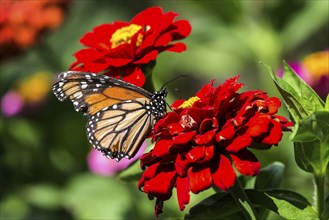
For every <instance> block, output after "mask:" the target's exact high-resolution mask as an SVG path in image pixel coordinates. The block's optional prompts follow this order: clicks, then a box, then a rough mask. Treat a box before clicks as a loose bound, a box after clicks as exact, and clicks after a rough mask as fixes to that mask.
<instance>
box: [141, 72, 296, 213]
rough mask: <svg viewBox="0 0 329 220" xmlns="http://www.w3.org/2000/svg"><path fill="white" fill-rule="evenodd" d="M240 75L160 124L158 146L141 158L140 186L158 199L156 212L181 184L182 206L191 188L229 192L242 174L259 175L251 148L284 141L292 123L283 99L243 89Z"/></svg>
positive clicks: (181, 104) (183, 104) (206, 90)
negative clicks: (281, 111)
mask: <svg viewBox="0 0 329 220" xmlns="http://www.w3.org/2000/svg"><path fill="white" fill-rule="evenodd" d="M237 80H238V77H235V78H232V79H229V80H227V81H226V82H224V83H223V84H222V85H219V86H217V87H213V81H212V82H211V83H209V84H207V85H205V86H204V87H203V88H202V89H201V90H200V91H199V92H198V93H197V94H196V96H195V97H192V98H190V99H189V100H187V101H184V100H178V101H176V102H175V103H174V104H173V105H172V108H173V112H170V113H168V114H167V115H166V116H165V117H164V118H162V119H161V120H159V121H158V122H157V123H156V124H155V127H154V134H153V135H154V139H156V140H157V142H156V144H155V146H154V149H153V150H152V151H151V152H149V153H147V154H144V155H143V156H142V157H141V166H142V168H143V169H145V168H146V170H145V172H144V173H143V175H142V178H141V179H140V180H139V183H138V185H139V188H140V189H142V190H143V191H144V192H145V193H147V194H148V195H149V197H150V198H153V197H156V198H157V201H156V206H155V214H156V216H158V215H159V214H160V213H161V212H162V206H163V201H165V200H168V199H169V198H170V197H171V195H172V189H173V188H174V187H176V191H177V197H178V203H179V207H180V209H181V210H183V209H184V207H185V205H186V204H188V203H189V198H190V197H189V192H190V191H192V192H193V193H199V192H201V191H203V190H205V189H208V188H209V187H211V186H212V184H215V185H216V186H217V187H219V188H220V189H222V190H224V191H226V190H228V188H230V187H231V186H232V185H233V184H234V182H235V179H236V174H235V171H234V169H233V167H232V164H233V165H234V167H235V168H236V170H238V171H239V172H240V173H241V174H242V175H250V176H254V175H256V174H258V172H259V169H260V163H259V162H258V160H257V158H256V157H255V156H254V154H253V153H251V152H250V151H249V150H248V149H247V148H248V147H249V148H257V149H268V148H270V147H271V146H272V145H276V144H278V142H279V141H280V140H281V137H282V131H285V130H289V128H288V127H289V126H292V125H293V124H292V122H290V121H288V120H287V119H286V118H284V117H282V116H279V115H276V113H277V111H278V108H279V107H280V105H281V102H280V100H279V99H278V98H276V97H271V98H268V96H267V95H266V93H265V92H263V91H257V90H256V91H248V92H243V93H237V91H238V90H239V89H240V88H241V87H242V86H243V84H241V83H238V82H237Z"/></svg>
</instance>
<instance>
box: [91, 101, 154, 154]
mask: <svg viewBox="0 0 329 220" xmlns="http://www.w3.org/2000/svg"><path fill="white" fill-rule="evenodd" d="M148 101H149V100H147V99H144V98H139V99H136V100H127V101H123V102H121V103H119V104H115V105H113V106H109V107H106V108H104V109H102V110H101V111H99V112H97V113H96V114H95V115H94V116H92V117H90V119H89V121H88V123H87V134H88V139H89V140H90V143H91V144H92V145H93V146H94V147H96V148H97V149H98V150H101V151H102V152H103V153H104V155H106V156H107V157H111V158H117V159H119V160H120V159H121V158H122V157H127V158H131V157H133V156H134V155H135V154H136V152H137V151H138V148H139V146H140V145H141V144H142V142H143V141H144V139H145V138H146V136H147V135H148V133H149V131H150V129H151V127H152V124H153V120H154V117H153V116H152V115H151V114H150V111H148V110H146V109H145V107H144V106H145V104H148ZM119 122H120V123H119Z"/></svg>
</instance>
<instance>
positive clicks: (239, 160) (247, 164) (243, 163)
mask: <svg viewBox="0 0 329 220" xmlns="http://www.w3.org/2000/svg"><path fill="white" fill-rule="evenodd" d="M230 156H231V158H232V161H233V163H234V166H235V168H236V169H237V170H238V171H239V172H240V173H241V174H242V175H248V176H255V175H257V174H258V173H259V169H260V162H259V161H258V160H257V158H256V157H255V155H254V154H253V153H251V152H250V151H249V150H246V149H244V150H241V151H239V152H238V153H236V154H230Z"/></svg>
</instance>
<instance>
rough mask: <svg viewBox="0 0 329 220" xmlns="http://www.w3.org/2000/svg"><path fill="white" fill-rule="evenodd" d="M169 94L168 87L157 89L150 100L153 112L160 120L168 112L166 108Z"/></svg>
mask: <svg viewBox="0 0 329 220" xmlns="http://www.w3.org/2000/svg"><path fill="white" fill-rule="evenodd" d="M166 96H167V90H166V88H161V89H160V90H159V91H156V92H155V93H154V94H153V95H152V98H151V100H150V105H151V109H152V114H153V115H154V117H155V118H156V120H159V119H160V118H162V116H164V115H165V114H166V113H167V108H166V100H165V98H166Z"/></svg>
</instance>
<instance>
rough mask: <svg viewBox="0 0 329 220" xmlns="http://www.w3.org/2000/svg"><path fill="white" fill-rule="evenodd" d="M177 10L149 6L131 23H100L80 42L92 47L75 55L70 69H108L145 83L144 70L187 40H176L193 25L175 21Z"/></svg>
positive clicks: (183, 47)
mask: <svg viewBox="0 0 329 220" xmlns="http://www.w3.org/2000/svg"><path fill="white" fill-rule="evenodd" d="M176 16H177V14H176V13H174V12H167V13H163V11H162V9H161V8H160V7H151V8H148V9H146V10H144V11H142V12H140V13H139V14H137V15H136V16H135V17H134V18H133V19H132V20H131V21H130V22H123V21H116V22H114V23H112V24H103V25H100V26H97V27H95V28H94V29H93V31H92V32H89V33H87V34H85V35H84V36H83V37H82V38H81V40H80V42H81V43H82V44H84V45H85V46H87V47H88V48H86V49H82V50H80V51H78V52H77V53H75V54H74V56H75V57H76V59H77V60H76V62H74V63H73V64H72V65H71V67H70V69H71V70H79V71H90V72H95V73H98V72H104V73H105V74H107V75H110V76H112V77H116V78H122V79H123V80H124V81H127V82H131V83H133V84H135V85H138V86H143V85H144V82H145V76H144V73H143V71H142V69H143V68H144V67H145V66H146V65H148V64H151V63H152V61H154V60H155V59H156V58H157V56H158V54H159V53H160V52H162V51H171V52H182V51H184V50H185V49H186V46H185V44H184V43H181V42H177V43H173V42H172V41H175V40H180V39H183V38H185V37H187V36H188V35H189V34H190V32H191V26H190V24H189V22H188V21H186V20H178V21H174V18H175V17H176Z"/></svg>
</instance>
